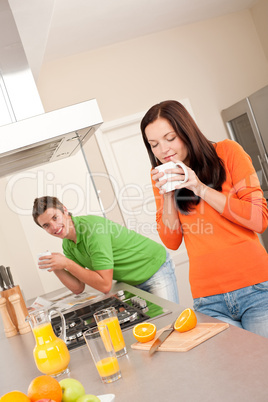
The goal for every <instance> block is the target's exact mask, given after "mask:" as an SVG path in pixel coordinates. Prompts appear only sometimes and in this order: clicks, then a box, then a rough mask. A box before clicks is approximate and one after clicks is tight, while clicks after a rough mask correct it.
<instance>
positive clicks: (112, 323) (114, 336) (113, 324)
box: [98, 317, 125, 352]
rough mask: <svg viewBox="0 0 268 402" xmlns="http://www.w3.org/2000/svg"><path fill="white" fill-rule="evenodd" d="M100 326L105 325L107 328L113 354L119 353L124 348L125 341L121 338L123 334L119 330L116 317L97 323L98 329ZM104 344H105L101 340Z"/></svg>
mask: <svg viewBox="0 0 268 402" xmlns="http://www.w3.org/2000/svg"><path fill="white" fill-rule="evenodd" d="M102 325H106V326H107V327H108V331H109V334H110V337H111V340H112V343H113V347H114V350H115V352H119V351H120V350H122V349H124V348H125V341H124V338H123V334H122V331H121V328H120V324H119V321H118V318H117V317H109V318H105V319H104V320H102V321H100V322H98V327H101V326H102ZM103 342H104V344H106V342H105V340H104V339H103Z"/></svg>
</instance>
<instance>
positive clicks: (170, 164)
mask: <svg viewBox="0 0 268 402" xmlns="http://www.w3.org/2000/svg"><path fill="white" fill-rule="evenodd" d="M176 166H180V167H181V168H182V169H183V171H184V175H185V176H184V180H176V181H167V182H166V184H164V185H163V186H162V187H161V188H162V189H164V190H166V192H167V193H169V192H170V191H173V190H175V186H178V185H179V184H182V183H185V182H186V181H187V180H188V171H187V168H186V166H185V165H184V163H182V162H176V163H174V162H167V163H164V164H163V165H159V166H156V168H155V169H157V170H158V171H159V172H163V173H164V176H162V177H160V179H159V181H161V180H164V179H166V180H167V179H170V178H171V177H174V176H176V175H175V174H172V173H165V170H167V169H175V168H176Z"/></svg>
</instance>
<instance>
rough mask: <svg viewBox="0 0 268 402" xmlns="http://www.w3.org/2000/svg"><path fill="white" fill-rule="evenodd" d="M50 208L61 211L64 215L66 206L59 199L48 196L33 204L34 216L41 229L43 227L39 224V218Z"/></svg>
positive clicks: (36, 200)
mask: <svg viewBox="0 0 268 402" xmlns="http://www.w3.org/2000/svg"><path fill="white" fill-rule="evenodd" d="M48 208H56V209H59V210H60V211H61V212H62V213H64V205H63V204H62V202H60V201H59V200H58V198H57V197H51V196H49V195H46V196H44V197H39V198H36V199H35V200H34V203H33V210H32V216H33V219H34V221H35V223H36V224H37V225H38V226H40V227H41V225H39V223H38V218H39V216H40V215H42V214H43V213H44V212H46V210H47V209H48ZM70 215H71V214H70Z"/></svg>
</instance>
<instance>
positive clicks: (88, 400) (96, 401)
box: [76, 394, 100, 402]
mask: <svg viewBox="0 0 268 402" xmlns="http://www.w3.org/2000/svg"><path fill="white" fill-rule="evenodd" d="M76 402H100V398H98V397H97V396H95V395H90V394H87V395H83V396H80V397H79V398H78V399H77V400H76Z"/></svg>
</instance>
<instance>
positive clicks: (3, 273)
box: [0, 265, 12, 289]
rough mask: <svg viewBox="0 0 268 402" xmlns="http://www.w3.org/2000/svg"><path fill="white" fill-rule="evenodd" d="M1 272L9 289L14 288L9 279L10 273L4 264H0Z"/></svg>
mask: <svg viewBox="0 0 268 402" xmlns="http://www.w3.org/2000/svg"><path fill="white" fill-rule="evenodd" d="M0 272H1V275H2V278H3V280H4V282H5V285H6V288H7V289H10V288H12V285H11V283H10V280H9V277H8V274H7V271H6V268H5V267H4V265H1V266H0Z"/></svg>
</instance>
